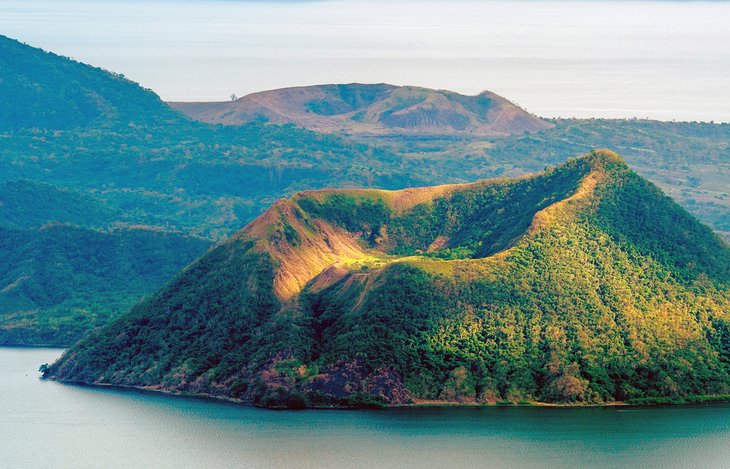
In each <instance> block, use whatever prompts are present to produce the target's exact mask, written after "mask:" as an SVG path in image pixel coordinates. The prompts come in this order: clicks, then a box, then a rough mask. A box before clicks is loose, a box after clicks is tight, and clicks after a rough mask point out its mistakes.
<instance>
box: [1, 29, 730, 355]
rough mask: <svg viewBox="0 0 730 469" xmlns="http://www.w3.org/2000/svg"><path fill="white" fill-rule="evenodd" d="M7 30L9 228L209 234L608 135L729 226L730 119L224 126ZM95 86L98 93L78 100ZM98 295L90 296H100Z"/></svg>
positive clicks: (582, 147) (469, 173)
mask: <svg viewBox="0 0 730 469" xmlns="http://www.w3.org/2000/svg"><path fill="white" fill-rule="evenodd" d="M0 45H1V47H2V54H0V65H2V66H1V67H0V79H2V84H1V85H0V95H2V97H3V103H9V104H8V105H7V106H4V107H3V108H2V109H0V227H4V228H8V229H11V230H17V229H21V230H35V229H38V228H39V227H42V226H44V225H47V224H53V223H59V222H60V223H64V224H71V225H75V226H78V227H82V228H89V229H95V230H101V231H108V230H110V229H111V230H114V229H121V228H143V229H147V230H155V231H161V232H169V233H181V234H183V235H184V236H192V237H198V238H205V239H208V240H210V241H211V242H216V241H222V240H225V239H226V238H227V237H228V236H230V235H231V234H232V233H234V232H235V231H236V230H238V229H239V228H240V227H241V226H244V225H245V224H246V223H248V222H250V221H251V220H253V219H254V218H256V217H257V216H259V215H260V214H261V213H262V212H263V211H264V210H265V209H266V208H267V207H268V206H270V205H271V204H272V203H274V202H275V201H276V200H277V199H279V198H281V197H290V196H292V195H293V194H295V193H296V192H298V191H302V190H308V189H319V188H323V187H353V188H354V187H357V188H379V189H400V188H404V187H410V186H417V185H431V184H446V183H463V182H468V181H473V180H475V179H479V178H484V177H495V176H507V177H515V176H518V175H521V174H525V173H527V172H534V171H539V170H542V169H543V168H545V167H548V166H550V165H555V164H558V163H559V162H561V161H562V160H563V159H564V157H565V156H570V155H578V154H579V153H583V152H585V151H588V150H590V149H591V148H597V147H603V146H606V147H610V148H616V149H619V150H620V151H621V153H622V154H623V155H624V156H625V157H626V158H627V161H628V162H629V164H630V165H631V167H632V168H634V169H636V170H637V172H639V174H641V175H642V176H645V177H647V178H648V179H650V180H651V181H652V182H654V183H657V184H659V185H660V187H662V189H664V190H665V191H666V192H667V193H668V194H669V195H671V196H672V197H673V198H674V199H675V200H677V201H679V202H680V203H681V204H682V205H683V206H684V207H685V208H686V209H688V210H690V211H691V213H693V214H694V215H695V216H697V217H698V218H699V219H700V220H702V221H703V222H705V223H708V224H709V225H710V226H711V227H712V228H713V229H714V230H716V231H717V232H719V233H721V234H723V235H724V236H726V237H727V236H730V234H729V233H730V219H729V218H728V213H730V189H729V188H728V183H727V174H728V171H730V166H728V164H729V163H728V161H729V160H728V158H727V157H726V156H727V151H728V148H730V125H716V124H698V123H661V122H643V121H604V120H585V121H576V120H564V121H556V122H554V124H555V127H554V128H552V129H549V130H545V131H542V132H539V133H533V134H529V135H519V136H511V137H506V138H467V137H461V136H460V137H454V138H450V139H449V138H443V137H438V138H436V137H432V136H428V135H426V136H420V137H414V138H410V137H404V136H400V137H397V138H395V137H388V138H374V139H369V140H361V141H354V140H352V139H350V138H345V137H338V136H335V135H322V134H317V133H314V132H311V131H308V130H305V129H300V128H297V127H293V126H289V125H285V126H281V125H273V124H263V123H251V124H248V125H244V126H240V127H235V126H216V125H207V124H201V123H198V122H192V121H189V120H187V119H185V118H183V117H182V116H179V115H177V114H176V113H175V111H172V110H170V109H168V108H167V107H166V105H165V104H164V103H162V102H161V101H160V100H159V98H158V97H157V96H155V95H154V93H152V92H151V91H149V90H144V89H142V88H141V87H139V86H137V85H136V84H134V83H132V82H130V81H128V80H125V79H122V78H121V77H119V76H117V75H114V74H113V73H109V72H106V71H104V70H101V69H98V68H94V67H91V66H88V65H84V64H80V63H78V62H74V61H72V60H69V59H67V58H64V57H60V56H57V55H54V54H51V53H46V52H44V51H41V50H39V49H35V48H32V47H29V46H26V45H24V44H21V43H19V42H17V41H13V40H11V39H7V38H0ZM88 96H92V97H93V106H87V105H86V104H84V103H86V102H87V101H84V100H85V99H86V97H88ZM358 99H359V98H358ZM89 109H90V111H89V112H88V113H87V112H86V111H87V110H89ZM81 110H83V112H82V111H81ZM383 111H384V112H387V111H388V110H387V109H384V110H383ZM3 113H5V114H3ZM59 116H63V119H61V118H60V117H59ZM728 239H730V238H728ZM505 241H506V240H501V241H500V242H503V243H504V242H505ZM448 249H450V248H448ZM475 249H483V248H479V247H477V246H460V247H458V248H457V249H455V250H454V249H452V250H450V251H443V252H440V253H439V254H438V256H441V257H442V258H453V257H459V256H463V255H465V253H466V252H471V251H470V250H472V251H473V250H475ZM202 251H203V250H202V249H201V251H200V252H202ZM452 251H453V252H452ZM434 255H436V254H434ZM122 259H123V258H122ZM122 259H120V262H121V261H122ZM180 265H181V264H170V265H168V266H167V268H168V269H169V271H170V272H174V271H176V270H177V268H178V267H179V266H180ZM69 275H75V272H73V271H70V272H69ZM8 281H9V282H11V283H12V282H13V281H14V279H8ZM162 281H163V280H162V279H161V280H160V282H159V283H157V284H155V285H150V286H149V288H150V289H154V288H156V287H157V286H159V285H161V283H162ZM65 285H69V284H65ZM47 287H48V288H50V287H51V286H47ZM0 288H4V286H0ZM68 293H69V295H73V292H68ZM89 301H90V303H88V304H87V305H86V306H85V307H84V308H86V309H87V310H88V309H89V308H90V307H91V306H92V305H93V304H95V303H94V302H98V301H101V299H93V298H90V300H89ZM15 312H19V311H15ZM15 312H14V313H13V314H15ZM38 314H39V315H41V316H42V315H43V314H44V313H43V310H39V313H38ZM0 329H2V327H0ZM57 343H60V342H57Z"/></svg>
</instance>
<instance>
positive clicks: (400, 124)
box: [169, 83, 552, 136]
mask: <svg viewBox="0 0 730 469" xmlns="http://www.w3.org/2000/svg"><path fill="white" fill-rule="evenodd" d="M169 104H170V105H171V106H172V107H173V108H175V109H178V110H179V111H181V112H183V113H184V114H186V115H187V116H188V117H190V118H193V119H197V120H200V121H203V122H208V123H214V124H226V125H240V124H244V123H247V122H252V121H268V122H274V123H293V124H296V125H299V126H301V127H305V128H308V129H311V130H315V131H318V132H328V133H342V134H369V135H383V134H384V135H392V134H398V135H403V134H406V135H408V134H413V135H420V134H429V135H458V134H468V135H474V136H506V135H511V134H521V133H525V132H537V131H540V130H544V129H547V128H550V127H551V126H552V125H551V124H549V123H548V122H546V121H544V120H542V119H540V118H538V117H536V116H533V115H532V114H529V113H528V112H526V111H525V110H523V109H521V108H519V107H518V106H516V105H514V104H513V103H511V102H509V101H508V100H506V99H505V98H503V97H501V96H498V95H496V94H494V93H492V92H489V91H484V92H482V93H480V94H478V95H476V96H465V95H462V94H459V93H455V92H452V91H445V90H433V89H428V88H420V87H416V86H395V85H388V84H383V83H380V84H360V83H350V84H342V85H315V86H300V87H294V88H283V89H278V90H271V91H262V92H259V93H252V94H249V95H247V96H244V97H242V98H239V99H237V100H235V101H229V102H210V103H184V102H171V103H169Z"/></svg>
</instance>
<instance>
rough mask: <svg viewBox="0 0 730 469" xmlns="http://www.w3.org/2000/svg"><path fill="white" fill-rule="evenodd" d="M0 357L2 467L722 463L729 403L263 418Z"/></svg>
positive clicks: (729, 428)
mask: <svg viewBox="0 0 730 469" xmlns="http://www.w3.org/2000/svg"><path fill="white" fill-rule="evenodd" d="M60 354H61V351H60V350H58V349H23V348H0V467H10V468H24V467H54V468H57V467H67V468H84V467H104V468H113V467H171V468H184V467H216V468H218V467H239V468H242V467H263V468H319V467H323V468H330V467H332V468H345V467H346V468H359V467H362V468H381V467H412V468H430V467H543V468H544V467H593V466H595V467H614V468H615V467H632V468H635V467H661V468H664V469H666V468H672V467H702V468H713V467H718V468H719V467H729V466H730V406H721V405H718V406H706V407H673V408H646V409H639V408H631V409H603V408H586V409H556V408H440V409H439V408H430V409H399V410H387V411H312V410H308V411H270V410H261V409H253V408H247V407H243V406H237V405H232V404H226V403H219V402H212V401H208V400H201V399H189V398H179V397H170V396H162V395H156V394H148V393H137V392H129V391H115V390H110V389H96V388H84V387H76V386H68V385H62V384H59V383H54V382H44V381H40V380H39V379H38V372H37V371H36V370H37V368H38V365H39V364H41V363H45V362H50V361H52V360H54V359H55V358H56V357H58V356H59V355H60Z"/></svg>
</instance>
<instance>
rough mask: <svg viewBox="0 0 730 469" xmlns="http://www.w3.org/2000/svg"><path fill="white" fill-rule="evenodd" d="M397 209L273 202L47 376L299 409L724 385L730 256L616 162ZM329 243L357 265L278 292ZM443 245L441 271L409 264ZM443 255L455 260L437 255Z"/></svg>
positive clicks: (327, 198) (605, 395)
mask: <svg viewBox="0 0 730 469" xmlns="http://www.w3.org/2000/svg"><path fill="white" fill-rule="evenodd" d="M447 192H449V191H447ZM535 193H539V194H542V195H543V198H545V197H546V200H543V199H541V198H537V197H534V196H532V194H535ZM397 199H398V195H396V194H394V193H386V192H378V191H371V192H354V191H353V192H347V191H346V192H342V191H340V192H336V191H335V192H332V191H329V192H319V193H306V194H303V195H301V196H298V197H295V198H294V199H292V201H290V202H287V203H285V204H283V205H280V206H278V207H274V208H272V210H270V212H269V213H268V215H267V216H265V217H262V219H261V220H260V221H259V222H255V223H253V224H252V225H249V227H247V229H246V230H244V231H243V232H242V233H241V234H240V235H239V236H236V237H235V238H234V239H233V240H231V241H230V242H228V243H224V244H223V245H222V246H220V247H218V248H216V249H215V250H213V251H212V252H211V253H210V254H208V255H207V256H204V257H203V258H202V259H200V260H199V261H197V262H196V263H194V264H193V265H192V266H191V267H190V268H188V269H187V270H186V271H185V272H183V273H182V274H180V275H179V276H178V277H177V278H176V279H175V280H173V281H172V282H171V283H170V284H169V285H168V286H167V287H166V288H164V289H163V290H162V291H161V292H159V293H158V294H157V295H156V296H155V297H153V298H152V299H150V300H148V301H146V302H144V303H142V304H140V305H138V306H136V307H135V308H133V310H132V312H131V313H129V314H128V315H126V316H123V317H122V318H120V319H119V320H117V321H116V322H114V323H113V324H111V325H110V326H108V327H107V328H106V329H102V330H101V331H99V332H97V333H96V334H94V335H92V336H91V337H89V338H88V339H86V340H84V341H82V342H80V343H79V344H77V346H75V347H74V348H72V349H71V350H70V351H69V352H68V353H67V354H66V355H65V356H64V357H63V358H62V359H61V360H60V361H59V362H58V363H56V364H54V365H52V366H51V367H50V369H49V370H48V371H47V374H46V375H47V376H51V377H54V378H59V379H66V380H72V381H80V382H87V383H109V384H123V385H134V386H147V387H153V388H158V389H163V390H171V391H191V392H200V393H207V394H212V395H225V396H229V397H234V398H242V399H244V400H250V401H253V402H254V403H258V404H262V405H289V406H298V405H304V404H309V405H311V404H315V405H317V404H328V403H329V404H331V403H346V404H347V403H354V402H359V403H368V402H390V403H398V402H407V401H409V400H410V399H412V398H423V399H444V400H449V401H475V400H479V401H494V400H499V399H513V400H518V399H535V400H544V401H551V402H556V401H558V402H565V401H568V402H574V401H588V402H598V401H608V400H615V399H627V398H642V397H651V396H682V395H692V394H709V393H726V392H727V391H728V389H729V386H730V376H728V359H729V358H730V346H729V344H730V339H728V337H730V333H728V330H730V329H728V325H729V323H728V321H730V301H729V300H728V288H729V287H728V285H730V274H729V273H728V266H730V251H729V250H728V249H727V247H726V246H724V245H723V244H722V242H721V241H720V240H719V239H718V238H717V237H716V236H715V235H713V234H712V232H711V231H710V230H709V229H707V228H706V227H704V226H702V225H700V224H699V223H697V222H696V221H695V220H694V219H692V217H691V216H689V215H688V214H686V212H684V211H683V210H682V209H681V208H679V207H678V206H677V205H676V204H674V203H673V202H672V201H671V200H670V199H668V198H667V197H665V196H663V195H662V194H661V192H660V191H658V190H657V189H656V188H655V187H653V186H652V185H651V184H649V183H647V182H646V181H644V180H642V179H641V178H639V177H637V176H636V175H635V174H633V173H632V172H630V171H629V170H628V168H627V167H626V166H625V164H624V163H623V162H622V161H621V160H620V159H618V158H617V157H615V156H614V155H611V154H608V153H600V154H596V155H592V156H589V157H586V158H583V159H579V160H573V161H571V162H569V163H567V164H565V165H563V166H561V167H559V168H558V169H556V170H553V171H551V172H548V173H546V174H544V175H540V176H538V177H533V178H526V179H522V180H517V181H508V180H504V181H497V182H490V183H478V184H474V185H469V186H466V187H460V188H458V189H455V190H454V191H453V192H451V193H448V194H446V195H438V194H437V195H436V196H435V197H434V199H433V201H432V202H424V203H420V204H416V205H414V206H412V207H410V208H405V209H403V206H402V205H398V204H397V203H395V200H397ZM305 201H309V202H305ZM308 204H309V205H308ZM287 207H288V209H286V210H284V209H285V208H287ZM396 207H398V208H399V209H396ZM353 212H354V213H357V217H348V214H352V213H353ZM495 213H496V214H499V215H504V214H506V213H507V214H510V215H509V216H512V217H514V218H513V220H515V221H514V223H510V224H509V225H507V226H501V227H500V229H499V230H495V231H499V232H504V231H505V229H513V230H514V232H513V233H510V234H509V236H507V237H505V238H504V239H505V240H506V239H507V238H509V241H508V242H505V241H504V240H503V239H502V238H501V237H498V238H496V239H497V240H498V242H497V243H495V242H494V241H493V240H494V239H495V238H494V235H493V231H492V230H491V228H492V227H493V225H495V226H499V220H500V219H501V218H500V217H498V216H494V217H493V216H492V215H493V214H495ZM511 214H517V215H511ZM490 220H492V221H493V223H492V224H490V223H489V221H490ZM524 220H527V221H526V222H523V221H524ZM422 227H425V228H426V229H421V228H422ZM376 228H378V229H376ZM396 228H397V229H396ZM344 229H348V230H349V231H348V232H349V233H350V234H349V235H348V234H347V233H348V232H345V231H344ZM325 232H327V233H329V234H328V237H327V239H326V240H325V238H324V237H323V236H320V235H322V234H323V233H325ZM384 234H387V235H385V236H384ZM330 235H332V236H338V237H342V239H343V240H344V239H345V238H347V239H350V240H353V237H354V239H356V240H357V242H358V246H359V249H360V252H359V253H356V255H358V256H360V260H361V261H362V262H360V263H357V262H354V263H353V262H351V261H352V259H351V258H346V256H344V255H343V256H341V258H338V259H334V264H336V265H333V266H332V267H330V268H324V269H322V270H320V271H319V272H317V271H316V270H317V269H314V270H311V269H310V270H309V275H311V278H312V280H311V282H310V283H308V284H306V286H304V287H303V290H302V291H301V292H300V294H299V295H295V296H294V297H292V298H293V300H289V301H287V300H286V299H282V297H281V295H277V291H276V289H275V288H274V286H275V284H276V279H277V276H280V275H282V266H283V265H285V263H284V262H282V260H284V261H286V262H289V263H290V265H293V264H292V262H293V261H299V262H304V263H307V262H308V257H307V256H306V252H307V250H308V247H309V246H310V244H311V243H310V241H312V240H316V239H319V240H320V241H321V243H322V244H321V245H320V246H319V247H316V249H324V248H323V246H324V245H326V246H328V248H329V249H331V250H332V251H337V249H336V247H333V246H336V245H337V243H338V242H339V241H340V239H338V238H329V236H330ZM520 235H522V236H520ZM439 236H447V237H448V238H449V241H447V242H446V244H444V245H442V246H441V247H440V248H438V249H437V250H436V252H435V253H433V255H429V256H430V257H428V256H423V255H420V256H411V255H409V254H411V253H415V254H420V253H419V252H418V251H419V250H421V248H423V247H424V246H427V245H428V244H429V243H430V242H431V240H433V238H434V237H436V238H438V237H439ZM474 240H479V241H482V244H481V246H478V247H477V249H476V250H474V249H466V250H461V251H459V249H460V248H463V247H464V246H472V244H473V241H474ZM343 242H344V241H343ZM449 243H451V244H449ZM492 246H496V247H494V248H490V247H492ZM505 248H506V250H504V249H505ZM446 249H449V250H451V251H454V250H456V251H457V252H458V254H459V255H458V256H453V255H452V256H449V257H460V258H461V259H455V260H450V261H446V260H441V259H434V258H433V257H438V256H436V253H437V252H439V251H444V250H446ZM479 249H482V250H483V251H481V252H480V251H479ZM496 251H499V252H496ZM343 252H344V251H343ZM495 252H496V253H495ZM350 254H351V253H350V252H349V251H348V256H349V255H350ZM401 255H404V256H405V257H401ZM484 255H487V257H482V256H484ZM355 257H356V256H355ZM377 259H380V260H379V261H377V262H376V261H374V260H377ZM289 268H290V267H288V266H287V269H289ZM284 270H286V269H284ZM284 273H285V272H284Z"/></svg>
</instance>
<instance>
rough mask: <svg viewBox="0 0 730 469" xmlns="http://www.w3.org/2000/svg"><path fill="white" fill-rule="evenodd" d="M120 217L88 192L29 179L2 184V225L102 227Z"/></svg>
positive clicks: (0, 198) (0, 194) (23, 227)
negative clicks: (66, 188) (58, 224)
mask: <svg viewBox="0 0 730 469" xmlns="http://www.w3.org/2000/svg"><path fill="white" fill-rule="evenodd" d="M120 217H121V214H120V213H117V212H116V211H115V210H113V209H110V208H109V207H106V206H105V205H104V204H103V203H102V202H100V201H99V200H97V199H95V198H93V197H91V196H89V195H88V194H82V193H79V192H76V191H70V190H62V189H59V188H57V187H55V186H52V185H50V184H44V183H39V182H34V181H27V180H25V181H8V182H6V183H1V184H0V227H5V228H15V229H27V228H38V227H40V226H43V225H45V224H47V223H64V224H71V225H77V226H83V227H87V228H101V227H106V226H108V225H110V224H111V223H113V222H114V221H115V220H117V219H119V218H120Z"/></svg>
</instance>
